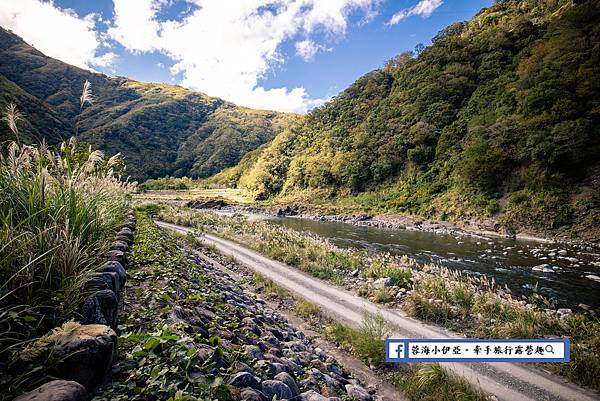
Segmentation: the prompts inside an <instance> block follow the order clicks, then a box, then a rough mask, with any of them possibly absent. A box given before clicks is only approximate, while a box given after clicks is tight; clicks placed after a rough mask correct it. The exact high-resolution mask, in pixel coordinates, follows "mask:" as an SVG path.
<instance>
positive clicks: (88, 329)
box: [38, 322, 117, 391]
mask: <svg viewBox="0 0 600 401" xmlns="http://www.w3.org/2000/svg"><path fill="white" fill-rule="evenodd" d="M38 344H42V345H41V346H40V347H43V353H44V354H46V355H47V356H46V357H48V356H49V357H51V358H52V360H54V361H56V362H55V364H54V365H53V370H54V371H53V375H54V376H55V377H59V378H61V379H64V380H72V381H76V382H77V383H79V384H81V385H83V386H84V387H85V388H86V389H87V390H88V391H90V390H92V389H94V388H95V387H97V386H98V385H100V384H101V383H102V382H103V381H104V377H105V376H106V374H107V373H108V372H109V371H110V368H111V366H112V364H113V362H114V360H115V358H116V356H117V334H116V333H115V332H114V330H112V329H111V328H110V327H108V326H105V325H101V324H89V325H80V324H78V323H74V322H68V323H65V324H64V325H63V326H62V327H60V328H57V329H54V330H53V331H52V332H51V334H50V335H48V336H46V337H43V338H42V339H40V340H39V341H38Z"/></svg>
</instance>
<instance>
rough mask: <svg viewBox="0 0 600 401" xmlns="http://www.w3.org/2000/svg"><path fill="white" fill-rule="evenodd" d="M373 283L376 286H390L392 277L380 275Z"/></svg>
mask: <svg viewBox="0 0 600 401" xmlns="http://www.w3.org/2000/svg"><path fill="white" fill-rule="evenodd" d="M373 285H374V286H375V287H378V288H388V287H391V286H392V279H391V277H381V278H378V279H377V280H375V282H374V283H373Z"/></svg>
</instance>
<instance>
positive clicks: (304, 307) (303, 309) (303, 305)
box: [294, 299, 321, 319]
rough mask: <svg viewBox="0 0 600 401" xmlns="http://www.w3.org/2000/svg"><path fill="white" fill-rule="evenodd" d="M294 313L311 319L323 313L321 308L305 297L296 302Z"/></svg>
mask: <svg viewBox="0 0 600 401" xmlns="http://www.w3.org/2000/svg"><path fill="white" fill-rule="evenodd" d="M294 313H295V314H296V315H298V316H300V317H302V318H304V319H310V318H311V317H313V316H317V315H319V314H320V313H321V308H319V307H318V306H317V305H315V304H313V303H310V302H308V301H307V300H305V299H303V300H301V301H299V302H298V303H297V304H296V308H295V309H294Z"/></svg>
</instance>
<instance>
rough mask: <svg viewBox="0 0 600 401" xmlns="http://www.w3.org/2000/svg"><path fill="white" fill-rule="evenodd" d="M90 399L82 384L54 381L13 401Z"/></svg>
mask: <svg viewBox="0 0 600 401" xmlns="http://www.w3.org/2000/svg"><path fill="white" fill-rule="evenodd" d="M88 399H89V397H88V394H87V391H86V390H85V387H83V386H82V385H81V384H79V383H77V382H74V381H68V380H52V381H51V382H48V383H46V384H42V385H41V386H40V387H38V388H36V389H35V390H32V391H30V392H28V393H25V394H22V395H20V396H18V397H17V398H15V399H14V400H13V401H87V400H88Z"/></svg>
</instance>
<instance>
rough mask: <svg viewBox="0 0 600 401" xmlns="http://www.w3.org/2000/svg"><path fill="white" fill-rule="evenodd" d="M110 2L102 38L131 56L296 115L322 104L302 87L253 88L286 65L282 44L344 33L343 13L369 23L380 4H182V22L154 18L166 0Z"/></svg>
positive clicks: (192, 82) (310, 48)
mask: <svg viewBox="0 0 600 401" xmlns="http://www.w3.org/2000/svg"><path fill="white" fill-rule="evenodd" d="M113 1H114V3H115V21H114V25H113V26H112V27H111V29H110V30H109V35H110V36H111V37H112V38H113V39H115V40H117V41H119V42H120V43H121V44H122V45H123V46H125V47H126V48H127V49H129V50H130V51H132V52H152V51H159V52H161V53H163V54H166V55H167V56H169V57H170V58H172V59H173V60H174V61H175V64H174V65H173V66H172V67H171V73H172V74H182V77H183V80H182V85H184V86H187V87H190V88H194V89H198V90H201V91H203V92H205V93H207V94H209V95H211V96H219V97H221V98H224V99H226V100H230V101H233V102H236V103H238V104H241V105H244V106H249V107H256V108H267V109H275V110H281V111H296V112H304V111H306V110H308V109H309V108H311V107H313V106H315V105H316V104H320V103H322V101H321V100H314V99H310V97H309V96H308V94H307V93H306V90H305V89H304V88H301V87H299V88H293V89H288V88H271V89H267V88H264V87H262V86H260V84H259V80H260V79H261V78H263V77H264V76H265V75H266V74H267V73H268V72H269V71H270V70H272V69H273V68H275V67H276V66H277V65H280V64H281V63H283V62H284V61H285V56H284V55H283V54H282V53H281V51H280V46H281V44H282V43H283V42H284V41H286V40H290V39H293V38H294V37H295V36H296V35H300V34H301V35H303V36H304V37H309V36H310V35H311V34H312V33H316V32H318V33H325V34H327V35H334V36H339V35H343V34H344V33H345V32H346V30H347V26H348V16H349V14H350V13H352V12H356V11H359V12H362V13H363V14H365V15H366V16H367V18H372V16H373V15H374V13H375V11H374V10H375V7H376V6H377V5H378V4H379V3H380V2H381V0H327V1H323V0H227V1H223V0H188V2H189V3H190V4H193V5H194V7H193V8H192V9H191V10H190V12H189V13H187V14H186V16H185V17H184V18H183V19H182V20H180V21H173V20H166V21H160V20H159V19H158V18H157V15H158V14H159V12H160V10H161V9H162V8H163V7H164V6H165V4H167V3H168V2H165V0H113ZM307 40H308V39H307ZM300 43H301V42H300ZM310 43H311V44H308V43H306V44H304V45H302V44H301V45H299V46H300V49H299V54H300V55H301V56H302V57H308V56H311V57H312V56H314V53H315V52H316V51H317V50H319V46H321V45H318V44H316V43H313V42H312V41H310ZM297 50H298V47H297ZM311 52H312V54H311ZM308 58H310V57H308Z"/></svg>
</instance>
